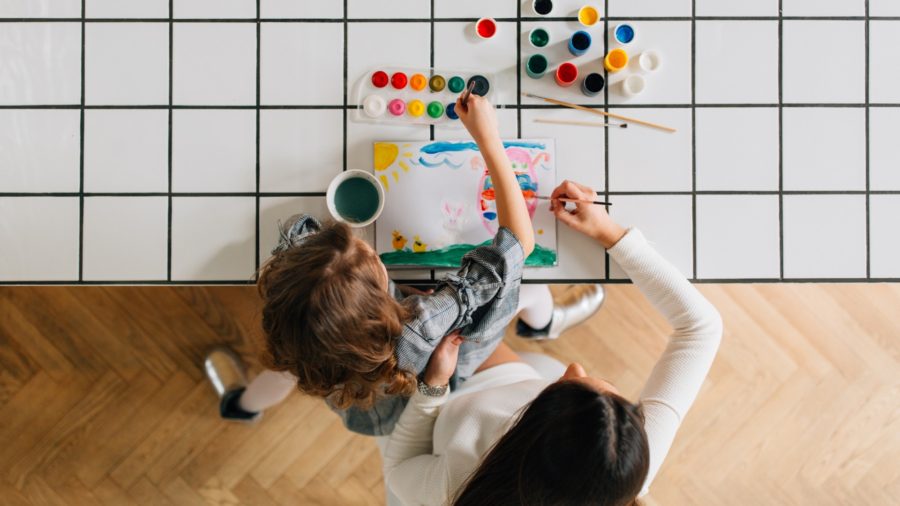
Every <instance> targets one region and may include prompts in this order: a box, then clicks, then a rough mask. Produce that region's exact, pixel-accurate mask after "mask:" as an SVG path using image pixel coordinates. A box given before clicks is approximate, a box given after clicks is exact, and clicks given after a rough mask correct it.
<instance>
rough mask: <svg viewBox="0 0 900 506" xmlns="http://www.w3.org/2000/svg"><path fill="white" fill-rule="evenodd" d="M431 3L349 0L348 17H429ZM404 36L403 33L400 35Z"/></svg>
mask: <svg viewBox="0 0 900 506" xmlns="http://www.w3.org/2000/svg"><path fill="white" fill-rule="evenodd" d="M430 15H431V5H430V4H429V3H428V2H422V1H420V0H348V2H347V17H348V18H369V19H371V18H428V17H429V16H430ZM400 38H402V35H401V36H400ZM409 40H416V39H407V42H408V41H409Z"/></svg>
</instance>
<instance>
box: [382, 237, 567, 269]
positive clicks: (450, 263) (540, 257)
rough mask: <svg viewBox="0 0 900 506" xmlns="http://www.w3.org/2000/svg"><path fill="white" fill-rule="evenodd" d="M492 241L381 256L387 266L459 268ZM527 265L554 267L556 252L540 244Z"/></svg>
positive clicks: (383, 254) (390, 253)
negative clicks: (470, 255) (469, 254)
mask: <svg viewBox="0 0 900 506" xmlns="http://www.w3.org/2000/svg"><path fill="white" fill-rule="evenodd" d="M490 244H491V241H484V242H483V243H481V244H479V245H477V246H476V245H472V244H454V245H452V246H447V247H446V248H441V249H436V250H433V251H425V252H422V253H414V252H412V251H409V250H408V249H407V250H403V251H391V252H389V253H382V254H381V255H380V257H381V261H382V262H384V264H385V265H415V266H417V267H459V265H460V264H461V263H462V258H463V256H464V255H465V254H466V253H468V252H470V251H472V250H473V249H475V248H477V247H479V246H488V245H490ZM525 265H526V266H529V267H552V266H554V265H556V252H555V251H553V250H552V249H549V248H545V247H543V246H541V245H539V244H535V245H534V251H532V252H531V254H530V255H528V258H527V259H525Z"/></svg>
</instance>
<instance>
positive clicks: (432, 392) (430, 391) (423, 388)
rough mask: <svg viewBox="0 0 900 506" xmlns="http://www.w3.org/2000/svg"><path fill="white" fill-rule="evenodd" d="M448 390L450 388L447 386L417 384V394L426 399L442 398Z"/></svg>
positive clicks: (422, 382) (421, 382)
mask: <svg viewBox="0 0 900 506" xmlns="http://www.w3.org/2000/svg"><path fill="white" fill-rule="evenodd" d="M448 388H450V385H449V384H447V385H441V386H437V387H433V386H431V385H429V384H428V383H425V382H424V381H420V382H419V393H420V394H422V395H426V396H428V397H442V396H443V395H444V394H445V393H447V389H448Z"/></svg>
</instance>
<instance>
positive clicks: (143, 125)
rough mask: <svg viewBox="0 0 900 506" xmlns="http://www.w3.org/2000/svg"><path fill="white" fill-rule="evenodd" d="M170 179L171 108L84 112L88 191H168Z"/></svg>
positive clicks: (85, 175)
mask: <svg viewBox="0 0 900 506" xmlns="http://www.w3.org/2000/svg"><path fill="white" fill-rule="evenodd" d="M168 181H169V112H168V111H165V110H143V109H141V110H129V109H124V110H120V109H112V110H106V109H91V110H88V111H85V114H84V190H85V191H87V192H164V191H167V189H168V185H169V182H168Z"/></svg>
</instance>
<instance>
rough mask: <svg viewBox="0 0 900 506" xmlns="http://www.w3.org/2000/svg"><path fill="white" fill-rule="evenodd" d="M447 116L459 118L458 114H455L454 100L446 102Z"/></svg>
mask: <svg viewBox="0 0 900 506" xmlns="http://www.w3.org/2000/svg"><path fill="white" fill-rule="evenodd" d="M446 112H447V117H448V118H450V119H459V114H456V102H450V103H449V104H447V109H446Z"/></svg>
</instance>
